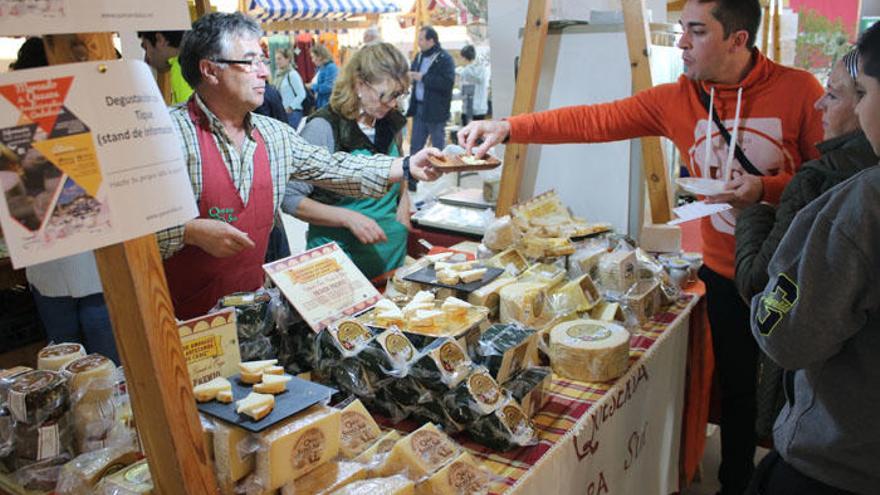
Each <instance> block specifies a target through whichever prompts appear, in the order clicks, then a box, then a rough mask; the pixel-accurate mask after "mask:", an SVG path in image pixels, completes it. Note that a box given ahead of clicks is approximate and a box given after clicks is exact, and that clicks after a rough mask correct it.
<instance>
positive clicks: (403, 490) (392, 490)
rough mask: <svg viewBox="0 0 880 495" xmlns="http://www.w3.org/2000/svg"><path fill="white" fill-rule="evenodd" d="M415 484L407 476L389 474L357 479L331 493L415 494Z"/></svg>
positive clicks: (369, 494)
mask: <svg viewBox="0 0 880 495" xmlns="http://www.w3.org/2000/svg"><path fill="white" fill-rule="evenodd" d="M414 493H415V485H414V484H413V482H412V481H410V480H408V479H407V478H406V477H405V476H399V475H398V476H389V477H387V478H373V479H369V480H363V481H355V482H354V483H350V484H348V485H345V486H344V487H342V488H341V489H339V490H337V491H335V492H333V493H332V494H331V495H413V494H414Z"/></svg>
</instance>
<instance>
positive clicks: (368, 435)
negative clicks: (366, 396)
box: [339, 399, 382, 459]
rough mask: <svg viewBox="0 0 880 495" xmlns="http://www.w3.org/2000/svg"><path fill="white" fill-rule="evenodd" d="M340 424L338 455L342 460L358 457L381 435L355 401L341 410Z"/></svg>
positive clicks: (362, 406)
mask: <svg viewBox="0 0 880 495" xmlns="http://www.w3.org/2000/svg"><path fill="white" fill-rule="evenodd" d="M340 424H341V433H342V438H341V441H340V444H339V455H340V456H341V457H342V458H343V459H352V458H354V457H356V456H358V455H359V454H360V453H361V452H363V451H364V450H366V449H367V447H369V446H370V445H372V444H373V442H375V441H376V440H378V439H379V436H381V435H382V430H380V429H379V425H377V424H376V420H374V419H373V416H372V415H370V413H369V412H368V411H367V409H366V408H365V407H364V405H363V404H361V401H360V400H357V399H355V400H354V402H352V403H351V404H349V405H347V406H346V407H345V409H343V410H342V413H341V417H340Z"/></svg>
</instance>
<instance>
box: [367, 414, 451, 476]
mask: <svg viewBox="0 0 880 495" xmlns="http://www.w3.org/2000/svg"><path fill="white" fill-rule="evenodd" d="M459 451H460V448H459V447H458V445H456V444H455V443H454V442H453V441H452V440H450V439H449V437H448V436H446V434H445V433H443V432H442V431H440V430H438V429H437V427H436V426H434V424H433V423H426V424H425V425H424V426H422V427H421V428H419V429H418V430H416V431H414V432H412V433H410V434H409V435H407V436H406V437H405V438H404V439H403V440H401V441H399V442H397V443H396V444H395V445H394V448H393V449H391V453H390V454H389V455H388V459H386V461H385V464H384V465H383V466H382V467H381V468H380V469H379V474H381V475H383V476H387V475H390V474H396V473H403V474H405V475H407V476H408V477H409V478H410V479H413V480H417V479H419V478H422V477H424V476H427V475H429V474H431V473H434V472H436V471H437V470H438V469H440V468H441V467H443V466H445V465H446V464H447V463H449V461H451V460H453V459H455V457H457V456H458V454H459Z"/></svg>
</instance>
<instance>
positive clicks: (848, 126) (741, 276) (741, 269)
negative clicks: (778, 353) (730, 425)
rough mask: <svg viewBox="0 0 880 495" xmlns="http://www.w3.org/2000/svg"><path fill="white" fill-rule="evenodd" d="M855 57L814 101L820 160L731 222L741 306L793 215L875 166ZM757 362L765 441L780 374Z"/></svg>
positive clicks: (778, 397) (760, 429)
mask: <svg viewBox="0 0 880 495" xmlns="http://www.w3.org/2000/svg"><path fill="white" fill-rule="evenodd" d="M858 58H859V57H858V51H856V50H853V51H851V52H849V53H848V54H846V56H844V57H843V58H842V59H841V60H840V61H838V62H837V63H836V64H835V65H834V67H833V69H832V71H831V76H830V77H829V78H828V84H827V86H826V90H825V94H824V95H823V96H822V98H821V99H819V101H817V102H816V108H817V109H819V110H821V111H822V125H823V128H824V130H825V140H824V141H823V142H821V143H819V144H818V145H816V146H817V147H818V148H819V150H820V151H821V152H822V156H821V157H819V158H817V159H816V160H812V161H809V162H807V163H805V164H804V166H803V167H801V169H800V171H799V172H798V173H797V174H795V176H794V178H793V179H792V180H791V182H789V183H788V185H787V186H786V188H785V191H784V192H783V193H782V197H781V199H780V201H779V205H778V206H777V207H776V208H774V207H773V206H770V205H768V204H764V203H759V204H756V205H753V206H751V207H749V208H747V209H746V210H744V211H743V212H742V213H741V214H740V216H739V218H738V220H737V223H736V285H737V289H738V290H739V293H740V295H741V296H742V297H743V299H745V300H746V301H749V300H751V299H752V297H753V296H754V295H755V294H758V293H760V292H761V291H762V290H764V287H765V286H766V285H767V282H768V281H769V276H768V273H767V266H768V265H769V263H770V258H772V257H773V253H775V252H776V248H777V247H778V246H779V243H780V242H781V241H782V238H783V236H784V235H785V233H786V232H787V231H788V228H789V226H790V225H791V223H792V221H793V220H794V217H795V216H796V215H797V214H798V212H799V211H801V210H802V209H803V208H804V207H805V206H807V204H809V203H810V202H812V201H813V200H814V199H816V198H818V197H819V196H821V195H822V194H823V193H824V192H825V191H827V190H829V189H831V188H832V187H834V186H835V185H837V184H839V183H841V182H843V181H844V180H846V179H848V178H850V177H852V176H853V175H855V174H857V173H858V172H861V171H862V170H864V169H866V168H868V167H870V166H873V165H875V164H876V163H877V160H878V158H877V156H876V155H875V154H874V151H873V150H872V149H871V143H869V142H868V139H867V138H866V137H865V133H864V132H862V130H861V128H860V127H859V121H858V117H857V116H856V112H855V108H856V104H857V103H858V102H859V97H858V93H857V91H856V77H857V76H858ZM758 359H759V366H758V369H759V373H758V389H757V390H758V392H757V397H758V417H757V421H756V426H755V427H756V431H757V433H758V435H759V436H761V437H764V438H767V437H769V436H770V433H771V430H772V427H773V422H774V421H775V420H776V416H777V414H778V413H779V411H780V410H781V409H782V405H783V402H784V395H783V392H782V382H783V379H782V375H783V371H782V369H780V368H779V367H778V366H776V365H775V364H774V363H773V362H772V361H771V360H770V358H769V357H768V356H766V355H764V354H762V355H761V356H759V358H758Z"/></svg>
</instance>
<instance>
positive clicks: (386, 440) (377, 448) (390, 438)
mask: <svg viewBox="0 0 880 495" xmlns="http://www.w3.org/2000/svg"><path fill="white" fill-rule="evenodd" d="M401 438H403V437H402V436H400V433H398V432H397V431H396V430H391V431H389V432H387V433H385V434H384V435H382V436H381V437H379V439H378V440H376V441H375V442H373V445H370V446H369V447H368V448H367V449H366V450H364V451H363V452H361V453H360V455H358V456H357V457H355V458H354V462H358V463H360V464H372V463H374V462H376V461H378V460H379V459H378V456H381V455H384V454H387V453H388V452H391V449H393V448H394V445H395V444H396V443H397V442H398V441H399V440H400V439H401Z"/></svg>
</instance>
